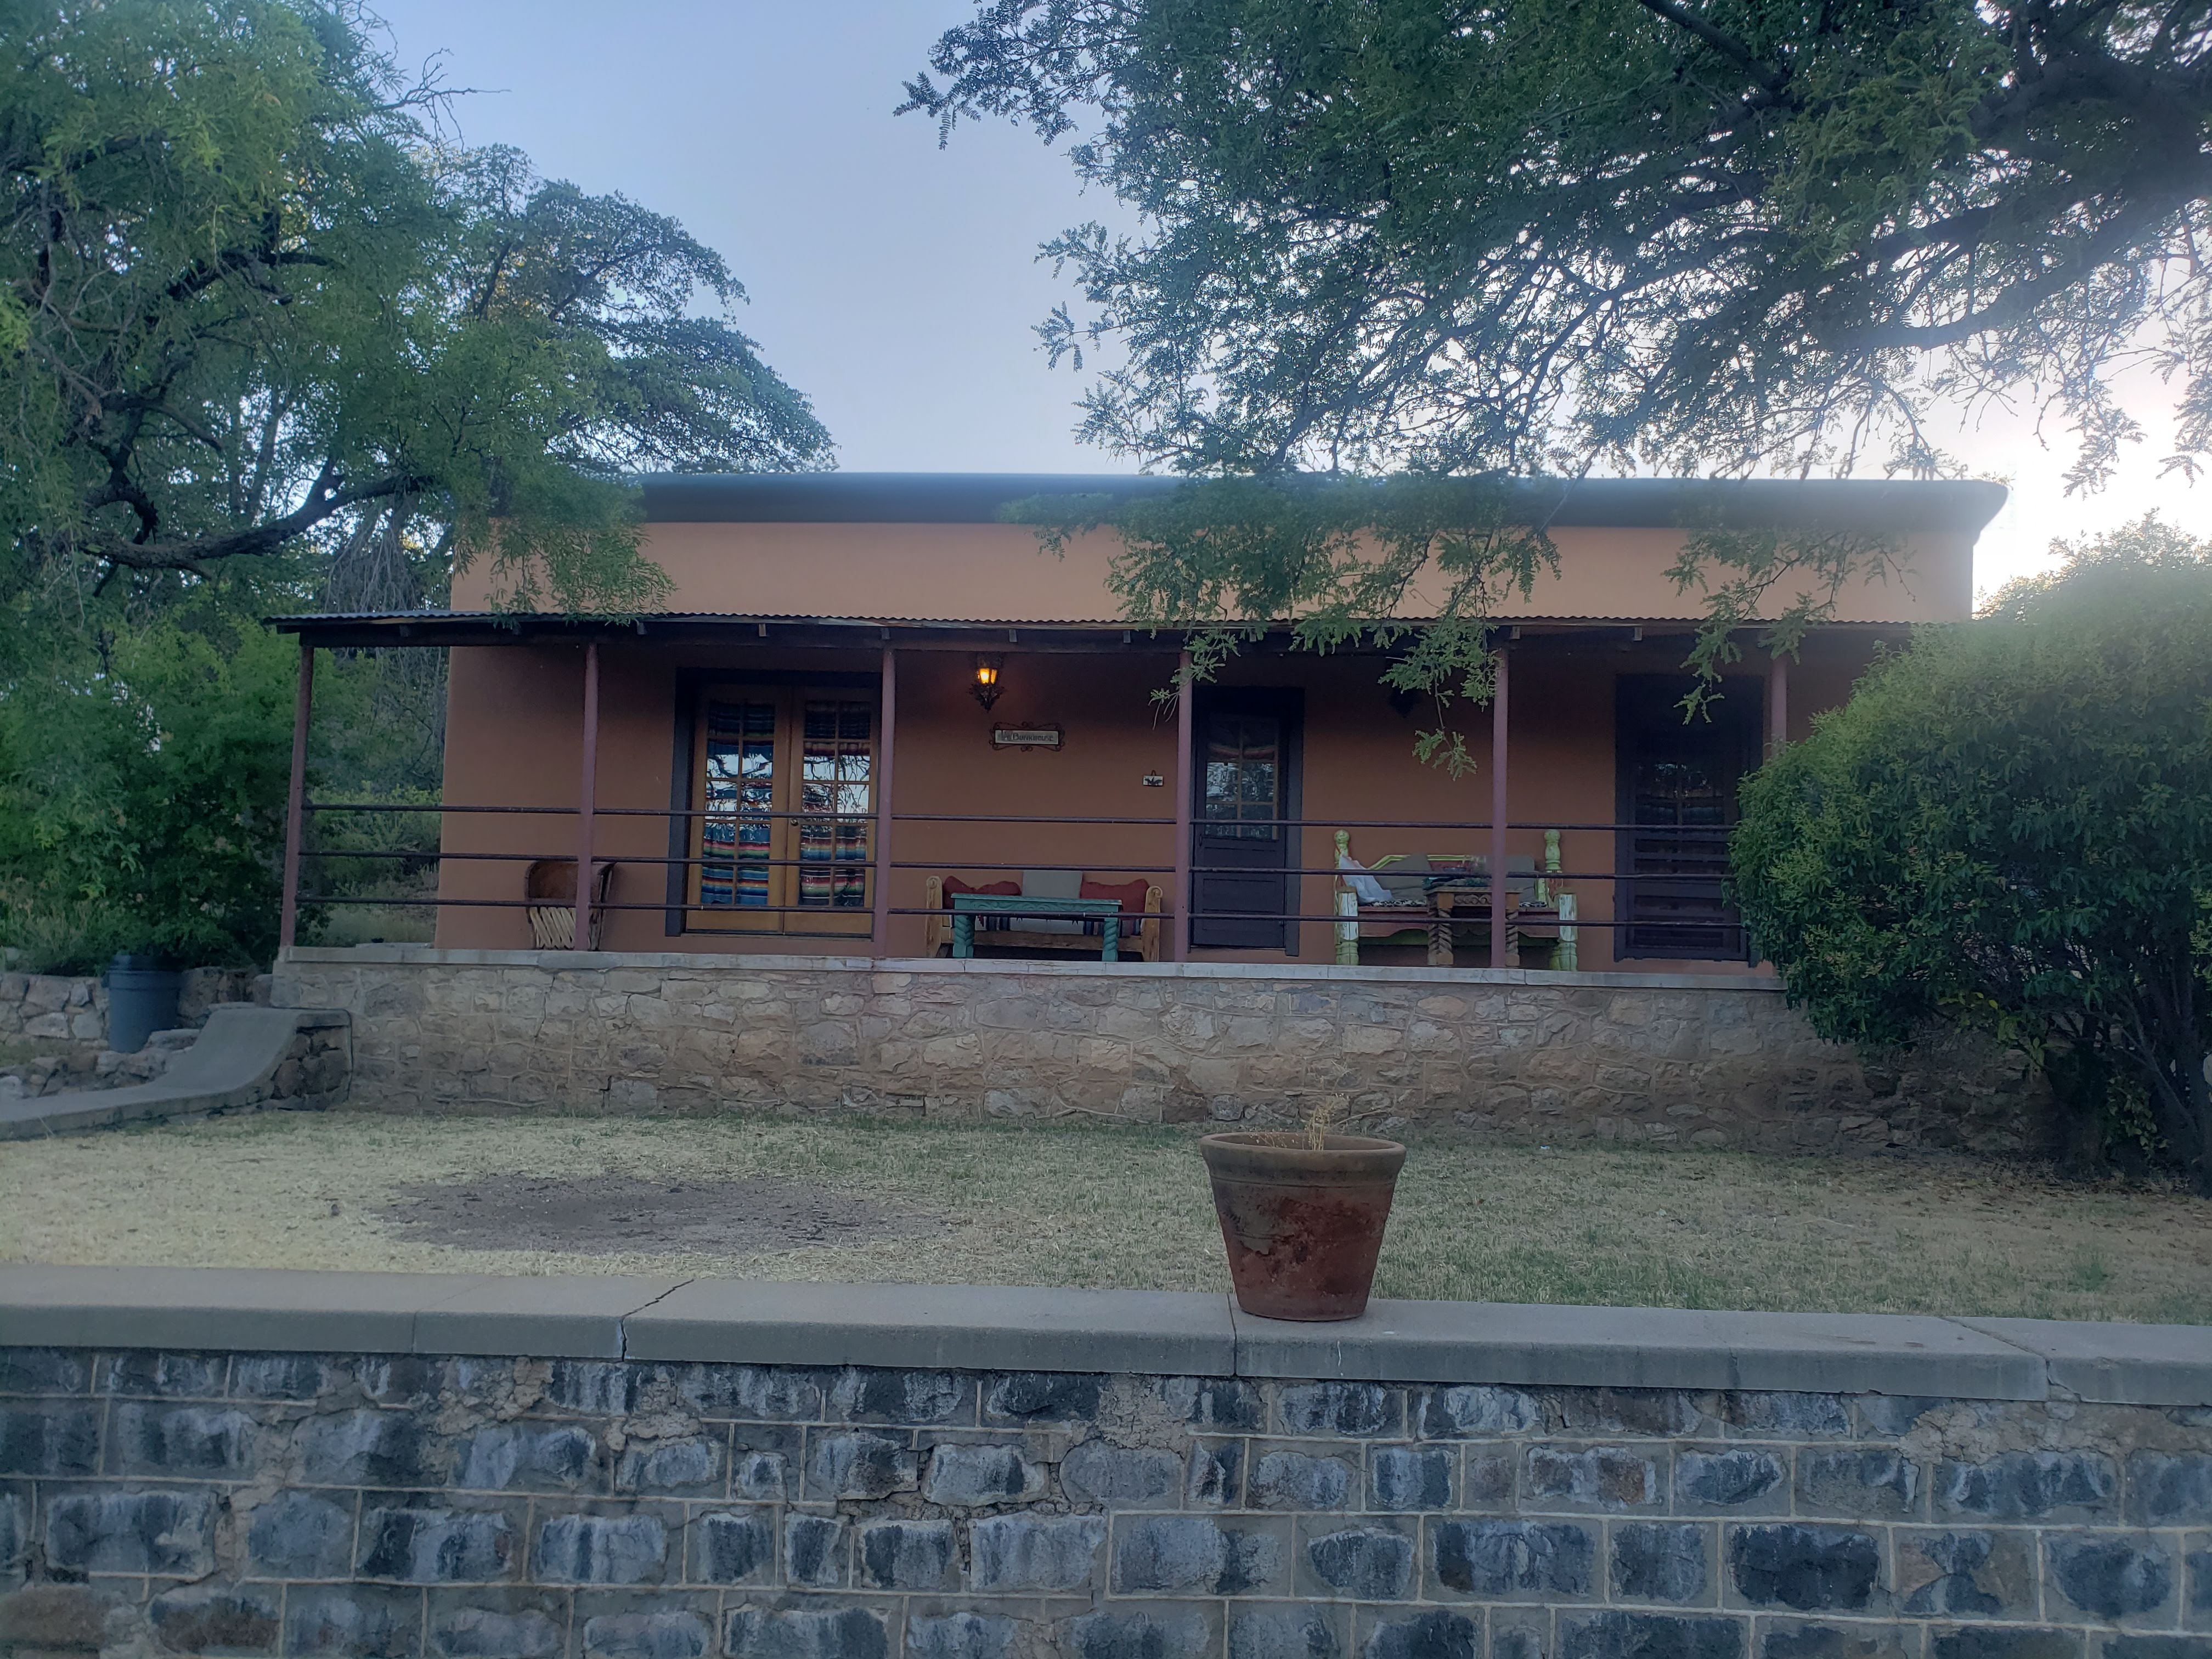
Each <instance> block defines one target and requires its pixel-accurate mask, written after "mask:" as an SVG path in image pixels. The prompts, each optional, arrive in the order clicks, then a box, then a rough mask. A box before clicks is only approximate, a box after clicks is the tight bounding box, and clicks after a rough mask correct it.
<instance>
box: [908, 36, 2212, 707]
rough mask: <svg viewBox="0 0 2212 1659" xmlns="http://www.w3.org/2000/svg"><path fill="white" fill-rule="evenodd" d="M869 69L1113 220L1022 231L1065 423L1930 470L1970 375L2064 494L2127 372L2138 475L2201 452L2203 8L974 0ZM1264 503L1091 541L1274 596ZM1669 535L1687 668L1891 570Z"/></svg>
mask: <svg viewBox="0 0 2212 1659" xmlns="http://www.w3.org/2000/svg"><path fill="white" fill-rule="evenodd" d="M907 94H908V95H907V99H906V101H905V103H904V104H903V105H902V108H903V109H906V110H917V111H921V112H927V113H928V114H931V115H933V116H935V117H936V118H937V119H938V121H939V125H940V132H941V134H942V135H943V136H945V137H950V135H951V132H952V131H953V130H954V129H955V128H956V127H957V125H958V124H959V123H960V122H962V121H963V120H968V119H970V118H984V117H1002V118H1011V119H1013V120H1016V121H1019V122H1025V123H1027V124H1028V125H1030V126H1031V127H1032V128H1034V129H1035V131H1036V132H1037V133H1038V134H1039V136H1040V137H1042V138H1044V139H1045V140H1047V141H1048V142H1053V141H1058V140H1060V139H1063V138H1071V139H1072V140H1073V143H1072V144H1071V147H1070V149H1069V155H1070V157H1071V159H1072V161H1073V165H1074V166H1075V167H1076V169H1077V171H1078V172H1079V173H1080V174H1081V175H1082V177H1083V178H1084V179H1085V180H1086V181H1087V182H1090V183H1093V184H1097V185H1102V186H1103V187H1104V188H1105V189H1107V190H1109V191H1112V192H1113V193H1114V194H1115V195H1116V196H1117V197H1120V198H1121V200H1122V201H1123V202H1124V203H1125V204H1127V205H1128V206H1130V207H1131V208H1133V209H1134V210H1135V211H1136V213H1137V214H1138V216H1139V219H1140V222H1141V226H1142V228H1141V230H1140V231H1139V233H1138V234H1110V233H1109V232H1108V231H1107V230H1106V229H1104V228H1103V227H1101V226H1099V225H1097V224H1091V225H1086V226H1080V227H1078V228H1073V229H1071V230H1069V231H1067V232H1066V234H1063V235H1062V236H1060V238H1058V239H1057V240H1054V241H1053V242H1051V243H1049V244H1048V245H1047V247H1046V249H1045V252H1047V253H1048V255H1049V256H1050V257H1052V258H1054V259H1056V260H1058V261H1060V262H1061V263H1062V264H1065V265H1066V266H1069V267H1072V268H1073V271H1074V274H1075V276H1076V277H1077V279H1078V281H1079V284H1080V286H1081V289H1082V291H1083V294H1084V296H1085V300H1086V301H1087V302H1088V307H1089V310H1088V314H1087V315H1085V316H1084V317H1082V318H1080V319H1079V318H1077V317H1076V316H1074V315H1073V314H1071V313H1070V312H1069V311H1068V310H1067V309H1066V307H1061V308H1060V309H1059V310H1057V311H1056V312H1055V313H1054V315H1053V316H1052V317H1051V318H1050V319H1048V320H1047V321H1046V323H1045V324H1044V325H1043V326H1042V334H1043V337H1044V338H1045V340H1046V342H1047V343H1048V346H1049V348H1050V349H1051V352H1052V354H1053V356H1054V358H1055V360H1057V359H1059V358H1060V357H1062V356H1069V355H1073V356H1076V357H1077V359H1078V361H1079V360H1080V355H1081V352H1082V350H1083V349H1084V347H1085V345H1086V344H1088V343H1110V344H1111V345H1112V346H1114V347H1115V348H1116V349H1117V352H1118V354H1119V356H1117V358H1116V359H1115V362H1113V363H1112V365H1111V366H1110V367H1109V368H1107V369H1106V370H1105V372H1104V373H1103V374H1101V375H1100V376H1099V378H1098V379H1097V382H1096V384H1095V386H1093V388H1092V389H1091V391H1090V392H1087V393H1086V394H1085V399H1084V408H1085V416H1084V420H1083V424H1082V432H1083V435H1084V436H1085V437H1086V438H1087V439H1089V440H1091V441H1094V442H1097V443H1099V444H1101V445H1103V446H1104V447H1107V448H1109V450H1112V451H1115V452H1116V453H1121V454H1124V455H1127V456H1131V457H1133V458H1135V459H1138V460H1139V461H1141V462H1143V463H1145V464H1146V465H1160V466H1164V467H1166V468H1169V469H1171V470H1174V471H1183V472H1190V473H1198V474H1229V475H1237V474H1249V475H1255V476H1257V477H1263V478H1279V477H1283V476H1284V475H1286V474H1290V473H1292V472H1295V471H1300V470H1307V471H1324V472H1331V473H1337V472H1341V473H1347V474H1352V475H1365V476H1370V477H1371V476H1373V475H1376V474H1378V473H1383V472H1389V471H1412V472H1414V473H1419V474H1468V475H1474V476H1476V477H1492V476H1497V475H1506V474H1528V473H1542V472H1547V471H1558V472H1561V473H1564V474H1565V475H1567V476H1571V477H1576V476H1582V475H1583V474H1585V473H1587V472H1590V471H1599V472H1605V471H1616V472H1620V471H1638V470H1643V469H1656V470H1661V471H1677V472H1684V473H1689V474H1697V475H1703V474H1710V473H1718V474H1723V475H1749V474H1753V473H1757V472H1764V471H1772V472H1778V473H1784V474H1807V473H1811V472H1814V471H1850V470H1851V469H1852V468H1853V467H1854V466H1857V465H1879V466H1881V467H1882V468H1884V469H1886V470H1888V471H1906V472H1912V473H1919V474H1929V473H1936V472H1941V471H1946V470H1948V464H1947V463H1946V462H1945V461H1944V459H1943V458H1942V455H1941V454H1940V453H1938V449H1937V447H1936V443H1935V442H1934V441H1932V440H1931V438H1930V437H1929V434H1928V432H1927V430H1926V417H1927V416H1928V414H1929V410H1931V409H1932V408H1934V407H1936V406H1939V405H1940V406H1943V407H1948V408H1957V407H1959V406H1960V405H1969V406H1970V405H1972V404H1973V403H1974V402H1976V401H1977V400H1978V399H1986V398H2000V397H2002V398H2025V399H2027V400H2028V401H2030V402H2041V403H2042V404H2045V405H2046V406H2048V407H2049V408H2050V409H2051V410H2054V411H2055V412H2056V413H2057V414H2058V415H2059V416H2062V417H2063V418H2064V419H2067V420H2069V421H2071V422H2072V423H2073V424H2074V426H2075V428H2076V429H2077V431H2078V433H2079V435H2080V437H2081V452H2080V458H2079V459H2078V460H2077V461H2076V463H2075V467H2074V470H2073V474H2072V482H2074V483H2076V484H2080V485H2093V484H2095V483H2099V482H2100V481H2101V480H2102V479H2103V478H2104V477H2106V475H2107V474H2108V473H2109V471H2110V470H2111V468H2112V465H2113V463H2114V459H2115V456H2116V453H2117V451H2118V447H2119V445H2120V444H2122V443H2123V442H2124V441H2128V440H2129V439H2130V438H2132V437H2134V436H2136V428H2135V426H2134V424H2133V423H2132V422H2130V419H2129V418H2128V416H2126V415H2125V413H2124V411H2122V410H2119V409H2118V407H2117V406H2116V405H2115V404H2114V403H2113V401H2112V398H2111V396H2110V394H2109V392H2108V391H2107V389H2106V384H2105V380H2104V378H2103V376H2104V374H2105V373H2106V370H2108V369H2109V368H2112V366H2114V365H2115V364H2117V363H2119V362H2130V361H2142V360H2148V362H2151V363H2152V364H2153V365H2154V366H2155V367H2156V368H2159V369H2160V370H2161V371H2163V372H2165V373H2166V374H2170V375H2171V376H2172V377H2174V379H2175V381H2176V386H2177V394H2178V410H2179V416H2180V419H2179V427H2178V433H2179V439H2178V448H2177V452H2176V454H2175V456H2174V457H2173V464H2174V465H2180V466H2183V467H2185V468H2186V467H2193V465H2195V463H2196V461H2197V459H2198V458H2199V457H2200V456H2202V455H2203V453H2204V452H2205V451H2206V450H2207V448H2208V447H2212V262H2208V261H2206V260H2205V259H2204V258H2203V249H2202V247H2201V246H2200V244H2201V240H2202V238H2203V235H2204V233H2205V231H2206V229H2207V227H2208V218H2207V202H2208V198H2212V0H2010V3H2005V0H1817V3H1816V0H1785V3H1775V0H981V3H979V5H978V7H977V10H976V13H975V17H974V18H973V19H972V21H969V22H967V23H965V24H963V25H961V26H959V27H955V28H953V29H951V30H949V31H947V32H946V33H945V34H944V35H943V37H942V38H941V39H940V40H939V41H938V43H937V46H936V48H935V50H934V52H933V54H932V56H931V59H930V64H929V70H928V72H927V73H925V74H922V75H921V76H917V77H916V78H915V80H914V81H912V82H910V83H909V84H908V88H907ZM1297 488H1298V486H1295V485H1289V484H1285V485H1284V486H1282V488H1281V489H1278V490H1277V491H1276V492H1275V494H1276V495H1278V496H1282V495H1283V492H1284V491H1285V490H1291V491H1295V489H1297ZM1420 488H1422V487H1421V486H1419V485H1416V486H1414V489H1415V490H1416V492H1417V493H1418V491H1419V489H1420ZM1265 493H1266V492H1256V493H1255V492H1249V491H1248V492H1243V493H1242V494H1240V495H1237V496H1236V498H1235V499H1236V501H1238V502H1241V503H1243V504H1244V505H1246V506H1249V505H1250V504H1251V503H1252V502H1253V501H1256V500H1258V499H1259V498H1260V496H1261V495H1264V494H1265ZM1217 499H1218V501H1219V504H1220V505H1222V506H1223V507H1228V506H1229V505H1230V502H1231V498H1230V497H1228V496H1221V497H1218V498H1217ZM1476 499H1477V498H1475V497H1470V498H1469V500H1470V501H1475V500H1476ZM1299 511H1300V509H1299V508H1298V507H1297V506H1296V505H1295V503H1294V502H1292V501H1288V500H1287V499H1285V500H1280V501H1278V502H1277V504H1276V505H1274V506H1272V507H1268V508H1267V509H1266V511H1265V512H1263V513H1261V514H1260V515H1259V516H1258V517H1255V518H1254V519H1251V520H1248V521H1247V522H1246V523H1244V524H1242V525H1239V526H1234V527H1231V526H1220V528H1222V529H1224V530H1225V531H1231V532H1232V533H1230V534H1228V535H1225V536H1223V537H1220V538H1216V541H1215V544H1208V543H1207V542H1206V539H1205V538H1200V537H1197V536H1194V535H1182V536H1180V537H1178V538H1172V539H1171V541H1163V540H1162V539H1160V538H1158V537H1153V536H1150V535H1148V534H1146V533H1144V532H1142V531H1141V529H1139V530H1138V531H1137V532H1130V531H1129V530H1127V529H1126V528H1125V531H1124V535H1123V540H1124V542H1125V544H1126V546H1127V559H1126V560H1125V572H1126V574H1127V576H1128V579H1129V580H1130V582H1131V584H1132V586H1133V588H1134V589H1136V590H1139V591H1144V592H1167V591H1170V590H1172V589H1173V588H1174V587H1175V586H1176V584H1177V583H1178V581H1180V580H1183V578H1182V575H1181V574H1179V573H1178V571H1177V569H1176V563H1177V562H1178V561H1186V560H1189V559H1196V560H1198V561H1200V563H1201V564H1202V565H1204V566H1205V567H1206V568H1207V569H1208V570H1209V571H1210V572H1211V573H1212V574H1214V575H1216V576H1228V575H1232V574H1235V573H1234V572H1233V571H1232V570H1231V565H1230V564H1229V563H1228V562H1225V561H1224V559H1223V558H1221V557H1218V556H1217V555H1218V553H1219V552H1220V550H1223V549H1231V548H1233V549H1235V550H1236V551H1235V554H1234V557H1235V559H1236V560H1237V562H1238V565H1239V567H1240V568H1241V569H1242V570H1243V571H1244V572H1247V573H1249V572H1251V571H1253V570H1254V569H1255V568H1256V567H1257V565H1258V563H1259V562H1261V560H1262V559H1266V560H1272V561H1273V562H1274V564H1275V565H1276V567H1277V571H1276V574H1275V575H1274V576H1273V577H1271V578H1269V579H1267V580H1261V581H1258V582H1255V583H1247V584H1243V586H1244V587H1246V588H1249V591H1251V592H1255V593H1261V592H1267V591H1270V590H1280V589H1283V588H1285V587H1288V588H1296V587H1297V586H1299V585H1300V583H1301V581H1302V580H1304V576H1303V574H1302V573H1303V572H1304V570H1305V569H1306V568H1309V566H1308V564H1307V562H1306V561H1307V553H1306V550H1305V548H1304V544H1302V543H1301V542H1300V541H1299V540H1298V539H1297V538H1288V539H1286V540H1284V541H1282V542H1280V543H1279V544H1278V545H1277V546H1276V547H1274V548H1273V550H1255V546H1254V544H1253V538H1252V537H1251V536H1250V534H1249V532H1250V531H1252V530H1253V529H1255V528H1257V527H1260V526H1263V525H1264V524H1265V523H1267V522H1269V521H1279V520H1284V519H1285V518H1294V517H1296V516H1297V513H1298V512H1299ZM1063 516H1066V515H1063ZM1502 528H1504V526H1502V525H1501V524H1499V523H1498V521H1496V520H1480V519H1468V520H1466V521H1464V522H1463V523H1462V525H1460V526H1458V529H1459V532H1460V533H1459V535H1458V536H1457V538H1455V544H1458V545H1462V546H1464V545H1465V544H1467V543H1468V541H1470V540H1471V539H1474V538H1480V537H1482V536H1486V535H1489V534H1492V533H1494V532H1497V531H1498V530H1500V529H1502ZM1684 528H1686V529H1687V530H1689V531H1691V532H1692V538H1691V542H1690V545H1689V549H1688V550H1687V553H1686V556H1685V559H1684V562H1683V563H1682V565H1681V567H1680V568H1678V570H1677V572H1676V577H1677V580H1678V581H1679V582H1680V585H1681V586H1684V587H1685V588H1686V589H1693V590H1694V589H1703V590H1704V592H1705V598H1706V601H1707V626H1706V627H1705V629H1704V631H1703V633H1702V635H1701V637H1700V641H1699V650H1698V653H1697V654H1696V655H1695V656H1694V657H1693V659H1692V665H1693V666H1695V667H1697V668H1698V669H1699V671H1701V672H1702V673H1704V674H1705V675H1707V676H1708V677H1710V676H1711V674H1712V673H1713V672H1714V671H1716V670H1717V668H1718V667H1719V666H1720V665H1722V664H1723V663H1724V662H1725V660H1726V659H1727V658H1728V656H1729V654H1730V653H1732V652H1733V651H1734V649H1735V644H1734V638H1733V631H1734V630H1735V629H1736V628H1737V627H1739V626H1740V625H1741V624H1743V623H1748V622H1751V621H1753V620H1754V619H1755V618H1759V617H1764V618H1765V619H1766V621H1767V623H1768V624H1769V626H1768V628H1767V633H1766V637H1765V641H1763V642H1764V643H1765V644H1767V645H1768V646H1770V647H1774V648H1778V649H1782V650H1784V651H1788V650H1790V649H1793V648H1794V647H1795V643H1796V637H1797V636H1798V635H1800V634H1802V630H1803V629H1804V627H1805V626H1806V625H1807V624H1808V623H1810V622H1812V621H1814V620H1817V619H1819V618H1820V617H1821V616H1822V615H1824V614H1826V611H1827V608H1828V606H1829V604H1830V602H1831V601H1832V598H1833V595H1834V593H1835V592H1836V590H1837V586H1838V582H1839V580H1841V579H1842V578H1843V577H1844V576H1846V575H1847V574H1850V573H1852V572H1853V571H1858V572H1864V571H1866V570H1867V569H1868V568H1869V566H1870V565H1874V564H1881V563H1884V562H1887V561H1889V560H1892V559H1893V557H1894V556H1895V549H1894V548H1893V547H1891V546H1888V545H1887V544H1881V543H1879V542H1873V541H1863V542H1861V543H1859V544H1848V543H1847V542H1845V541H1844V540H1842V539H1839V538H1834V537H1819V538H1806V537H1800V536H1790V535H1782V534H1778V533H1773V532H1771V531H1769V530H1766V529H1764V528H1761V527H1759V526H1731V527H1726V528H1722V527H1717V526H1703V525H1690V526H1684ZM1443 546H1444V544H1443V543H1442V542H1439V543H1438V544H1437V547H1438V549H1439V550H1442V549H1443ZM1395 558H1396V554H1395V552H1394V553H1393V554H1391V555H1389V556H1388V558H1386V562H1389V560H1391V559H1395ZM1440 569H1441V567H1440V566H1437V567H1432V569H1431V574H1432V575H1433V574H1436V572H1437V571H1438V570H1440ZM1437 585H1440V586H1449V577H1447V578H1446V580H1445V581H1444V582H1443V583H1442V584H1437ZM1237 586H1238V584H1236V583H1233V582H1232V583H1231V589H1232V590H1233V589H1235V588H1236V587H1237ZM1254 614H1255V615H1256V614H1258V613H1254ZM1448 620H1449V622H1450V623H1452V625H1453V627H1454V628H1455V629H1457V630H1458V631H1459V632H1460V633H1461V635H1462V636H1463V637H1464V636H1465V635H1467V634H1468V631H1469V624H1470V623H1475V622H1480V620H1482V617H1480V615H1479V614H1477V613H1476V612H1475V611H1472V610H1468V611H1462V613H1461V614H1459V615H1457V616H1455V617H1450V618H1448ZM1472 689H1474V690H1475V691H1476V692H1477V694H1478V695H1480V678H1479V677H1478V678H1477V680H1476V681H1475V682H1474V684H1473V685H1472Z"/></svg>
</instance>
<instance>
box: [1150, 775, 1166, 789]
mask: <svg viewBox="0 0 2212 1659" xmlns="http://www.w3.org/2000/svg"><path fill="white" fill-rule="evenodd" d="M1145 787H1146V788H1147V789H1164V788H1166V787H1168V781H1167V779H1166V778H1165V777H1164V776H1162V775H1160V774H1159V773H1158V772H1147V773H1146V774H1145Z"/></svg>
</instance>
